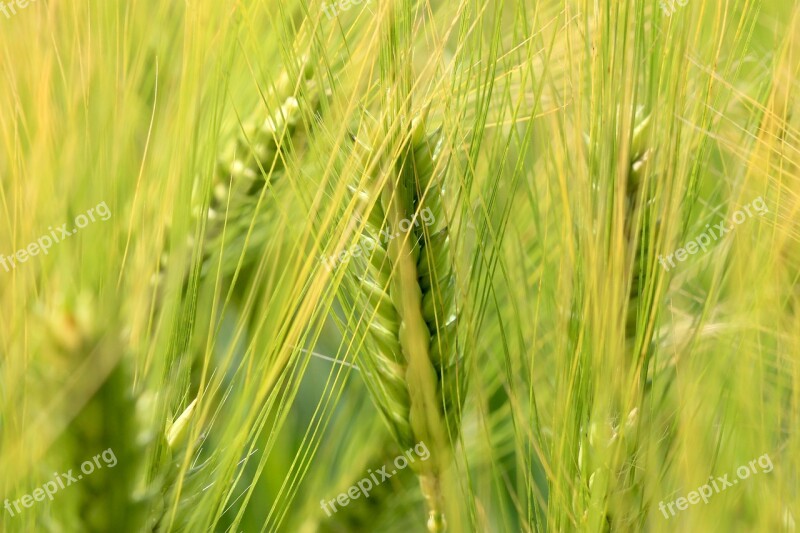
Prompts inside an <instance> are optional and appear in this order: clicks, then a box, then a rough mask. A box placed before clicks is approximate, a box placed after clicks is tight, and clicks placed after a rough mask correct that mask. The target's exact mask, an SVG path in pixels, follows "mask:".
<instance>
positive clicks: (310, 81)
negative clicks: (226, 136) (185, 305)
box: [203, 60, 320, 275]
mask: <svg viewBox="0 0 800 533" xmlns="http://www.w3.org/2000/svg"><path fill="white" fill-rule="evenodd" d="M313 74H314V70H313V68H312V67H311V64H310V63H309V62H308V61H307V60H303V62H302V68H301V72H300V80H298V84H299V85H301V86H302V90H303V91H304V94H305V98H303V97H301V95H299V94H298V95H297V97H296V96H295V95H294V92H293V89H294V84H293V83H291V82H289V81H288V80H289V79H290V78H289V75H288V74H287V73H286V72H284V73H283V74H282V76H281V79H280V80H279V81H278V83H277V89H276V91H275V93H274V98H275V99H276V100H278V101H279V102H280V104H279V105H277V106H275V107H272V108H270V109H268V111H267V112H266V113H264V112H263V111H256V112H254V113H253V115H252V116H251V117H250V118H248V119H246V120H245V121H243V123H242V126H241V128H240V131H239V133H238V135H237V137H236V138H235V139H233V140H231V141H230V142H229V143H228V145H227V146H225V147H224V149H223V151H222V154H221V155H220V157H219V161H218V164H217V169H216V172H215V175H214V180H213V184H212V185H213V190H212V198H211V202H210V204H209V207H208V210H207V227H206V234H205V244H204V251H203V259H204V261H207V260H208V258H209V257H210V256H211V255H212V254H214V253H219V251H220V250H224V251H223V252H222V253H223V258H222V273H223V274H225V275H230V274H231V273H233V271H234V270H235V269H236V266H237V264H238V262H239V258H240V256H241V255H242V253H244V256H245V257H244V262H243V266H247V265H248V264H250V263H252V262H253V261H254V260H255V259H256V258H258V257H259V253H258V252H259V251H260V250H262V249H263V247H264V245H265V242H266V240H267V239H268V238H269V236H270V235H271V234H272V232H271V231H269V230H268V229H267V228H264V227H263V226H264V225H268V224H270V223H271V222H270V220H271V219H274V218H275V217H266V216H263V215H262V216H260V217H259V223H258V224H256V226H255V229H254V230H253V231H252V232H251V234H250V238H249V241H248V242H247V244H246V245H245V239H246V237H247V235H248V232H249V228H250V226H251V224H252V221H253V216H254V213H255V211H256V208H257V205H258V203H259V201H260V198H261V196H262V192H264V188H265V187H267V186H269V185H270V184H273V183H275V182H277V181H278V180H279V179H280V178H281V177H282V176H283V174H284V173H285V171H286V164H287V160H288V158H289V157H290V155H291V154H292V153H294V152H296V151H297V150H299V149H300V148H301V147H302V146H303V145H304V144H305V143H306V142H307V141H308V137H309V136H310V135H311V133H312V131H311V129H309V128H307V127H306V125H305V123H304V121H303V117H304V115H306V116H311V115H313V114H315V113H317V112H318V110H319V108H318V105H319V101H320V88H319V85H318V84H317V82H316V80H314V78H313ZM312 124H313V122H312ZM265 211H266V210H265V208H264V207H263V206H261V207H259V214H262V213H265ZM223 233H224V236H223ZM209 266H210V265H209V264H208V263H206V264H205V265H204V267H203V272H204V273H205V272H207V271H208V269H209Z"/></svg>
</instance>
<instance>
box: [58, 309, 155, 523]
mask: <svg viewBox="0 0 800 533" xmlns="http://www.w3.org/2000/svg"><path fill="white" fill-rule="evenodd" d="M101 317H102V315H101V313H99V312H98V311H97V310H96V309H95V303H94V301H93V300H92V298H90V297H88V296H86V295H82V296H79V297H77V298H76V299H75V300H74V301H71V302H69V301H68V302H65V303H63V305H59V306H56V308H55V309H53V310H51V311H50V312H48V313H47V316H46V320H47V331H48V332H49V343H48V344H49V345H50V347H49V348H48V350H49V351H50V352H51V354H52V356H53V357H52V358H51V361H52V362H53V367H54V368H53V371H54V372H55V373H57V374H58V375H60V376H61V377H62V379H63V376H64V375H69V376H70V377H71V379H70V380H69V382H70V384H69V385H68V386H67V388H66V393H65V399H64V401H63V403H62V406H61V408H62V411H61V415H62V417H63V418H62V420H63V421H64V422H66V426H65V428H64V431H63V433H62V434H61V436H60V437H59V438H58V440H57V441H56V442H55V443H54V445H53V447H52V449H53V450H54V452H55V453H58V454H59V461H58V464H59V465H61V466H59V468H60V469H66V470H69V469H72V470H73V473H74V474H75V477H76V479H77V481H76V482H75V483H73V485H72V486H70V487H69V490H64V491H63V493H59V495H58V501H57V502H56V503H55V504H53V505H52V506H51V509H52V512H51V514H50V517H49V520H48V522H47V526H46V527H47V529H49V530H52V531H85V532H88V533H91V532H98V533H99V532H107V531H119V532H122V533H124V532H127V531H130V532H132V533H133V532H139V531H141V530H142V527H143V526H144V524H145V521H146V509H147V506H148V504H149V501H148V498H147V494H146V491H144V490H142V488H143V487H144V486H145V478H144V470H145V465H146V462H147V459H148V457H149V453H148V451H147V447H148V445H149V441H150V433H149V432H148V431H147V425H146V422H145V421H146V420H147V419H150V418H152V416H151V415H152V412H149V411H148V412H143V406H144V407H147V405H146V404H147V402H142V398H143V396H142V395H141V394H139V393H137V392H136V391H135V389H134V386H133V384H134V380H133V377H132V372H131V368H130V364H131V360H132V354H130V353H129V350H128V349H127V343H126V342H125V339H124V338H123V334H121V331H122V329H121V328H119V327H118V326H115V325H114V323H113V321H110V320H109V321H107V322H102V323H101V320H104V319H103V318H101ZM87 369H89V370H88V371H87ZM73 384H77V385H75V386H73ZM145 410H147V409H145ZM62 471H63V470H62Z"/></svg>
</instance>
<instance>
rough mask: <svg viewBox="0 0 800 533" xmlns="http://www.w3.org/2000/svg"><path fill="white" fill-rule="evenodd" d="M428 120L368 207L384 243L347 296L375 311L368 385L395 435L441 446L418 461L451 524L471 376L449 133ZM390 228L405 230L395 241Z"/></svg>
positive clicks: (365, 312) (355, 276)
mask: <svg viewBox="0 0 800 533" xmlns="http://www.w3.org/2000/svg"><path fill="white" fill-rule="evenodd" d="M425 126H426V125H425V122H424V120H422V119H419V118H417V119H415V120H414V121H413V122H412V125H411V131H410V132H409V133H410V141H409V142H408V143H407V144H406V146H405V147H404V148H403V150H402V155H401V157H400V158H399V160H397V161H395V162H393V163H392V165H391V166H392V169H393V178H390V179H389V181H388V182H387V184H386V186H385V187H384V189H383V190H382V191H380V201H379V202H378V203H376V205H375V207H374V209H373V210H372V211H371V212H370V213H368V215H367V216H366V228H365V231H364V235H363V236H362V237H361V240H362V243H368V244H370V245H371V247H374V249H373V250H372V252H370V253H369V254H368V256H367V257H363V256H362V257H360V258H354V259H353V260H352V261H351V263H350V265H351V266H350V268H349V269H348V278H349V281H347V282H346V283H345V286H346V287H347V291H348V292H349V294H347V295H346V297H345V302H346V303H347V305H348V306H349V307H350V308H354V309H356V310H358V312H359V314H361V315H362V316H365V317H368V324H367V326H366V328H367V332H368V339H369V340H370V342H371V347H370V348H368V349H367V350H366V353H364V354H363V355H362V356H361V357H362V358H363V361H364V366H365V367H366V368H368V369H369V371H370V374H369V376H368V377H367V386H368V388H369V390H370V392H371V394H372V397H373V399H374V400H375V402H376V404H377V405H378V408H379V410H380V412H381V413H382V414H383V416H384V418H385V420H386V421H387V423H388V425H389V428H390V430H391V432H392V434H393V436H394V438H395V439H396V440H397V442H398V444H399V445H400V446H401V447H402V448H403V449H407V448H408V447H411V446H413V445H414V444H416V443H417V442H420V441H422V442H425V443H426V445H427V446H429V447H431V458H430V462H427V463H417V465H416V469H417V470H416V471H417V475H418V476H419V479H420V486H421V488H422V493H423V496H424V497H425V500H426V502H427V507H428V512H429V519H428V529H429V530H430V531H432V532H438V531H443V530H444V529H445V521H444V512H443V501H442V486H441V485H442V473H443V471H444V470H445V469H446V468H447V467H448V465H449V461H450V456H451V447H452V442H453V440H455V439H456V438H457V435H458V431H459V421H460V409H461V402H462V401H463V397H464V391H465V388H466V378H467V376H466V373H465V363H464V360H463V357H462V353H461V350H459V349H458V347H457V342H456V334H457V330H458V328H457V326H458V312H457V310H456V306H455V278H454V270H453V260H452V258H451V254H450V249H449V247H450V236H449V228H448V225H447V216H446V213H445V210H444V198H443V195H444V187H443V183H442V180H443V173H442V172H441V171H438V172H434V169H435V168H436V167H437V164H438V163H439V158H440V154H441V146H442V145H441V134H440V133H434V134H431V135H429V134H427V132H426V129H425ZM439 167H440V168H441V165H439ZM362 200H363V198H362ZM423 212H424V213H428V214H430V215H431V218H432V219H433V220H434V222H433V223H432V226H431V227H427V226H425V225H423V224H422V223H420V224H418V225H415V224H414V223H413V222H414V221H415V220H419V218H420V215H421V214H422V213H423ZM408 223H410V229H409V230H408V234H403V233H402V231H401V230H402V229H403V225H404V224H405V225H408ZM386 228H388V229H389V234H390V235H395V234H397V233H400V234H399V235H397V236H395V237H394V238H392V237H390V238H389V240H388V242H385V241H384V239H382V238H381V232H382V231H384V230H385V229H386ZM364 249H365V250H367V249H370V247H367V246H365V247H364Z"/></svg>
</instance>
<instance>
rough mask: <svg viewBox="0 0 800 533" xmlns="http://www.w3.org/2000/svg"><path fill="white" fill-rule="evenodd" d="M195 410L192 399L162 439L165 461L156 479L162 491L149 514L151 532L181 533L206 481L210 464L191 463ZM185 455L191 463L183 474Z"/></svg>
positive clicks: (162, 462)
mask: <svg viewBox="0 0 800 533" xmlns="http://www.w3.org/2000/svg"><path fill="white" fill-rule="evenodd" d="M196 407H197V399H194V400H192V401H191V402H190V403H189V405H188V406H187V407H186V408H185V409H184V410H183V412H181V413H180V415H178V417H176V418H175V420H173V421H172V422H171V423H170V424H168V427H167V428H166V429H165V430H164V432H163V433H162V435H161V445H162V448H163V451H164V457H163V458H162V460H161V461H160V463H159V469H160V470H159V472H158V476H159V479H160V486H161V487H162V489H161V495H160V500H159V503H158V504H157V505H155V506H154V507H153V509H152V510H151V516H152V518H151V524H152V526H151V529H153V530H155V531H174V530H176V529H178V530H181V529H182V528H183V526H185V524H186V523H187V522H188V519H189V518H190V517H191V515H192V513H193V512H194V511H193V509H194V505H195V504H196V503H197V501H198V500H199V499H200V497H201V495H202V492H203V491H202V488H203V486H202V485H203V483H204V482H207V481H208V479H207V477H205V476H206V475H207V474H208V473H209V469H208V468H206V467H207V466H208V464H209V463H208V462H202V463H199V464H198V463H197V462H196V461H194V459H195V455H196V452H195V449H194V446H190V443H189V441H188V437H189V434H190V432H191V431H190V428H191V423H192V420H193V419H194V416H195V411H196ZM187 453H188V454H189V456H190V457H191V459H192V462H190V463H189V465H188V468H187V469H186V471H185V472H184V471H183V461H184V458H185V457H186V455H187ZM176 499H177V501H176Z"/></svg>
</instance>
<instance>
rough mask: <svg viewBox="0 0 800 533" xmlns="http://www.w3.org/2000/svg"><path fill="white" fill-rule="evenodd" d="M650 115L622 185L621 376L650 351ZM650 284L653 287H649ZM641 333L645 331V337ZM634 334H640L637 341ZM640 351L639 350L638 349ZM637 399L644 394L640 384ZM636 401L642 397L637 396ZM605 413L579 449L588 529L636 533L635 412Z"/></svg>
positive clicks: (637, 125) (638, 122) (596, 417)
mask: <svg viewBox="0 0 800 533" xmlns="http://www.w3.org/2000/svg"><path fill="white" fill-rule="evenodd" d="M650 117H651V115H650V114H645V113H644V110H643V109H642V108H639V109H637V110H636V113H635V115H634V125H633V132H632V137H631V142H630V165H629V168H628V172H627V180H626V183H625V222H624V224H625V226H624V232H625V246H626V257H630V256H632V257H633V266H632V270H631V271H630V276H629V280H628V283H629V284H630V290H629V291H628V302H627V315H626V320H625V352H626V359H625V361H626V365H628V366H627V367H626V368H625V372H626V375H631V373H630V368H633V366H634V365H636V364H637V361H638V360H639V358H640V357H642V356H641V355H640V352H641V353H643V354H644V356H643V357H644V358H645V360H644V363H642V364H643V365H644V367H645V368H647V366H648V359H647V358H648V357H649V353H650V352H651V350H650V347H649V340H648V338H646V337H645V335H643V334H642V333H643V332H642V331H641V330H642V329H643V328H640V327H639V324H640V323H644V324H647V323H648V322H649V321H650V319H651V316H650V315H651V314H652V313H653V312H654V309H655V306H654V304H653V302H652V299H653V298H654V295H653V294H647V293H644V292H643V287H645V286H647V284H646V283H645V278H646V276H647V275H648V261H650V260H651V259H650V257H651V255H652V254H651V249H652V247H653V241H654V238H653V235H652V234H653V233H654V232H652V231H651V229H650V228H651V227H652V226H653V225H655V226H656V227H655V230H656V231H658V222H657V221H655V220H654V218H653V217H654V215H653V213H654V212H655V211H654V209H652V203H653V198H652V196H651V190H650V187H649V183H648V181H647V179H648V163H649V159H650V157H651V155H652V154H651V150H650V149H649V148H648V141H649V135H650V130H651V128H652V123H651V118H650ZM650 285H652V284H650ZM644 333H646V332H644ZM637 335H642V338H641V339H640V338H638V337H637ZM640 346H642V348H639V347H640ZM639 392H640V394H644V383H642V384H641V387H640V390H639ZM640 398H641V397H640ZM615 402H616V405H615V406H614V407H613V408H611V410H610V411H606V408H607V407H603V406H600V407H596V408H595V409H593V411H594V412H593V414H592V415H591V417H592V418H591V420H590V421H589V424H588V426H587V429H586V431H585V432H584V435H583V438H582V442H581V445H580V449H579V464H580V468H581V469H582V471H583V474H584V479H587V478H588V479H589V482H588V487H587V488H588V500H589V505H588V508H589V509H588V515H587V521H588V525H589V529H590V530H592V531H601V530H604V529H611V530H612V531H623V530H631V529H636V528H637V527H638V524H637V521H638V520H640V518H641V514H640V513H638V510H639V508H640V507H641V492H642V487H641V481H640V479H639V478H640V476H638V475H637V468H636V446H637V440H636V438H637V429H638V425H639V423H640V420H639V416H638V412H639V411H638V409H637V408H633V409H632V410H630V411H628V412H627V414H626V412H625V410H626V409H629V407H626V406H625V405H623V401H622V400H621V399H619V398H617V399H616V400H615Z"/></svg>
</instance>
